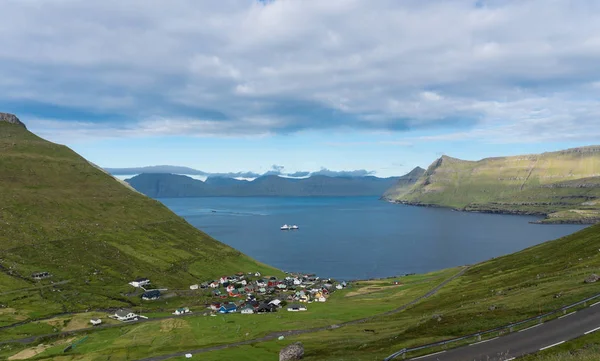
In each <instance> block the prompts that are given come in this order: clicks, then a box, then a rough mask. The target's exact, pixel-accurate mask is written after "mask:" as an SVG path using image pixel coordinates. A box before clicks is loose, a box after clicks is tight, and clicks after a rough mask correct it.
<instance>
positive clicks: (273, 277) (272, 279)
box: [269, 276, 277, 281]
mask: <svg viewBox="0 0 600 361" xmlns="http://www.w3.org/2000/svg"><path fill="white" fill-rule="evenodd" d="M269 281H277V277H275V276H271V277H269Z"/></svg>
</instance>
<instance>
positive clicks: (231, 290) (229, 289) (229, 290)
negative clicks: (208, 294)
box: [225, 285, 235, 293]
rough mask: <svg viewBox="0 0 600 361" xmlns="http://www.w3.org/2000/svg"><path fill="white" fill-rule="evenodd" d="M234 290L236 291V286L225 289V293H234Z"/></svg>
mask: <svg viewBox="0 0 600 361" xmlns="http://www.w3.org/2000/svg"><path fill="white" fill-rule="evenodd" d="M233 290H235V286H234V285H229V286H227V287H225V291H227V292H228V293H231V292H233Z"/></svg>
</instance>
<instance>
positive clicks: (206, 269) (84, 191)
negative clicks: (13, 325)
mask: <svg viewBox="0 0 600 361" xmlns="http://www.w3.org/2000/svg"><path fill="white" fill-rule="evenodd" d="M256 270H259V271H261V272H263V273H267V274H268V273H272V274H279V273H280V272H279V271H277V270H274V269H272V268H270V267H268V266H266V265H263V264H260V263H258V262H256V261H255V260H253V259H251V258H249V257H247V256H245V255H243V254H242V253H240V252H239V251H237V250H235V249H232V248H230V247H228V246H226V245H224V244H222V243H220V242H218V241H216V240H214V239H212V238H211V237H209V236H208V235H206V234H205V233H203V232H201V231H198V230H197V229H196V228H194V227H193V226H191V225H190V224H188V223H187V222H186V221H185V220H183V219H182V218H180V217H178V216H177V215H175V214H174V213H172V212H171V211H170V210H168V208H167V207H165V206H163V205H162V204H161V203H159V202H157V201H155V200H152V199H150V198H147V197H146V196H144V195H142V194H140V193H138V192H136V191H134V190H132V189H130V188H129V187H128V186H125V185H123V184H122V183H120V182H118V181H117V180H116V179H114V178H113V177H112V176H110V175H109V174H107V173H105V172H103V171H102V170H100V169H98V168H97V167H95V166H93V165H91V164H90V163H89V162H87V161H86V160H85V159H84V158H82V157H80V156H79V155H77V154H76V153H75V152H73V151H72V150H70V149H69V148H67V147H66V146H62V145H57V144H53V143H51V142H48V141H46V140H44V139H41V138H39V137H37V136H36V135H34V134H32V133H30V132H29V131H27V130H26V129H25V127H24V126H20V125H18V124H9V123H7V122H3V121H0V304H5V305H6V304H8V305H9V306H10V305H11V304H13V303H17V304H19V305H24V304H27V303H28V302H30V303H32V304H39V303H40V302H41V303H44V302H45V303H46V304H47V305H48V308H49V309H51V308H56V310H61V311H66V310H72V309H80V308H83V307H109V306H119V305H122V304H131V303H132V302H133V303H135V302H137V300H139V296H138V297H136V298H127V297H125V296H123V293H124V292H130V291H131V287H130V286H128V285H127V282H129V281H131V280H132V279H133V278H135V277H149V278H150V279H151V281H153V283H154V284H155V285H157V286H160V287H165V288H169V289H177V288H179V289H181V288H187V287H188V286H189V285H190V284H193V283H197V282H198V281H199V280H207V279H211V278H213V277H216V276H222V275H224V274H232V273H236V272H240V271H243V272H251V271H252V272H254V271H256ZM38 271H47V272H50V273H52V274H53V275H54V276H53V277H52V278H51V281H53V282H59V281H66V280H70V283H69V284H68V285H67V286H65V289H64V290H63V291H65V292H63V293H61V294H60V295H58V294H57V293H53V292H41V293H30V294H27V295H26V297H25V299H21V300H20V301H15V300H14V299H11V298H10V297H9V298H5V297H2V294H5V293H7V292H9V291H11V290H17V289H24V288H28V287H37V286H38V285H39V283H37V282H34V281H32V280H31V277H30V276H31V274H32V273H33V272H38ZM44 282H46V281H44ZM44 282H42V284H44ZM48 282H49V281H48ZM46 283H47V282H46ZM40 294H43V295H42V296H40ZM22 296H23V295H22V294H18V297H22ZM15 297H16V296H15ZM32 309H35V307H33V306H32ZM45 311H47V310H44V312H45ZM2 316H3V314H2V313H1V312H0V324H1V323H2V320H1V319H2Z"/></svg>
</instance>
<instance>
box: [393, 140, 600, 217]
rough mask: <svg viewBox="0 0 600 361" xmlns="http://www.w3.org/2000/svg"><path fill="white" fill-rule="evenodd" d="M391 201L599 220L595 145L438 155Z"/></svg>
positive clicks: (599, 168) (599, 154) (599, 166)
mask: <svg viewBox="0 0 600 361" xmlns="http://www.w3.org/2000/svg"><path fill="white" fill-rule="evenodd" d="M392 199H393V200H395V201H398V202H402V203H408V204H418V205H434V206H443V207H452V208H456V209H461V210H466V211H481V212H499V213H515V214H543V215H549V217H548V219H547V220H546V222H549V223H552V222H556V223H558V222H575V223H578V222H580V223H594V222H597V221H599V220H600V146H593V147H583V148H574V149H567V150H564V151H559V152H551V153H542V154H533V155H523V156H514V157H499V158H486V159H482V160H480V161H476V162H473V161H464V160H460V159H456V158H451V157H447V156H443V157H441V158H439V159H438V160H436V161H435V162H434V163H433V164H432V165H431V166H430V167H429V168H428V169H427V171H426V172H425V173H424V174H423V175H422V176H421V178H420V179H419V180H418V181H417V183H416V184H415V185H414V186H413V187H411V188H409V189H404V190H401V191H400V192H395V193H394V197H392Z"/></svg>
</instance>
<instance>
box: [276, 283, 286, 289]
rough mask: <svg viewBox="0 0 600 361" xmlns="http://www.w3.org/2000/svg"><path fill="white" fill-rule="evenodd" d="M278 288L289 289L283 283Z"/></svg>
mask: <svg viewBox="0 0 600 361" xmlns="http://www.w3.org/2000/svg"><path fill="white" fill-rule="evenodd" d="M277 288H279V289H284V288H287V286H286V285H285V284H283V283H280V284H278V285H277Z"/></svg>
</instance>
